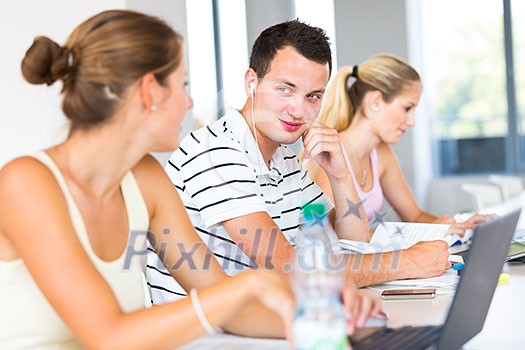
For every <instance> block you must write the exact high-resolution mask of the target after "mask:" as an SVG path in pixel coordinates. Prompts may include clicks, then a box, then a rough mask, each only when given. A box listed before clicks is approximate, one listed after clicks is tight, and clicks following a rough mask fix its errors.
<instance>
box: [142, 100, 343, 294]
mask: <svg viewBox="0 0 525 350" xmlns="http://www.w3.org/2000/svg"><path fill="white" fill-rule="evenodd" d="M165 170H166V172H167V174H168V176H169V177H170V179H171V181H172V182H173V184H174V185H175V186H176V188H177V190H178V192H179V195H180V197H181V199H182V202H183V203H184V206H185V207H186V211H187V213H188V215H189V217H190V219H191V221H192V223H193V226H194V227H195V229H196V230H197V232H198V234H199V235H200V237H201V238H202V240H203V241H204V242H205V243H206V245H207V246H208V249H209V250H210V251H211V252H212V253H213V255H214V256H215V258H216V259H217V261H218V262H219V264H220V265H221V266H222V268H223V269H224V271H225V272H226V273H227V274H229V275H234V274H237V273H239V272H240V271H242V270H244V269H246V268H249V267H253V266H255V263H254V262H253V261H252V260H251V259H250V258H249V257H248V256H247V255H246V254H245V253H244V252H243V251H242V249H241V248H240V247H239V246H237V244H236V242H235V241H234V240H233V239H232V238H231V237H230V235H229V234H228V232H227V231H226V230H225V229H224V227H223V226H222V224H221V223H222V222H223V221H225V220H229V219H233V218H236V217H239V216H243V215H247V214H251V213H255V212H264V211H265V212H268V214H269V215H270V216H271V218H272V219H273V220H274V221H275V223H276V224H277V226H279V228H280V229H281V231H282V233H283V234H284V235H285V237H286V238H287V240H288V241H289V242H290V243H291V244H292V245H294V240H295V238H296V237H297V235H298V234H299V221H300V218H301V209H302V207H303V206H305V205H306V204H308V203H312V202H319V203H324V204H325V205H326V207H327V208H328V209H331V208H333V205H332V203H331V202H330V200H329V199H328V197H327V196H326V195H324V194H323V192H322V191H321V189H320V188H319V187H318V186H317V185H316V184H315V183H314V182H313V181H312V180H311V179H310V177H309V176H308V172H307V170H306V169H305V168H304V167H303V166H302V164H301V162H300V161H299V159H298V157H297V155H296V154H295V153H294V152H293V150H291V149H290V148H288V147H286V146H284V145H281V146H279V147H278V149H277V150H276V152H275V153H274V154H273V156H272V158H271V160H270V166H269V167H267V166H266V165H265V162H264V160H263V157H262V154H261V153H260V150H259V148H258V147H257V145H256V143H255V139H254V137H253V135H252V133H251V132H250V129H249V127H248V124H247V123H246V121H245V120H244V118H243V116H242V115H241V114H240V113H239V111H237V110H235V109H228V110H227V111H226V114H225V115H224V116H223V117H222V118H220V119H219V120H217V121H216V122H214V123H213V124H211V125H209V126H206V127H203V128H201V129H199V130H196V131H193V132H191V133H190V134H189V135H188V136H186V137H185V138H184V139H183V140H182V141H181V142H180V147H179V149H178V150H177V151H175V152H174V153H173V154H172V156H171V158H170V159H169V161H168V164H167V165H166V167H165ZM158 260H159V259H158V257H157V256H156V255H155V254H154V253H153V252H150V256H149V261H150V262H151V264H148V270H147V272H148V273H147V275H148V276H147V278H148V284H149V285H150V287H151V291H152V295H153V302H154V303H155V304H158V303H161V302H164V301H168V300H173V298H172V297H173V296H174V295H178V294H185V293H184V291H183V290H182V288H181V287H180V286H177V284H176V283H175V282H174V280H173V278H171V277H170V276H169V274H168V273H167V270H166V269H165V267H164V266H162V264H161V263H159V261H158ZM159 265H160V267H159ZM170 295H171V296H172V297H170ZM159 297H160V299H159Z"/></svg>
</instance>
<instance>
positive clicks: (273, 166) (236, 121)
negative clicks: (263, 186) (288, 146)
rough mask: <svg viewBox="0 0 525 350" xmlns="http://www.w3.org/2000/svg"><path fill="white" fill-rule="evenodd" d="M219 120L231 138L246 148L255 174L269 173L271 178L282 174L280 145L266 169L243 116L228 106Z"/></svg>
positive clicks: (282, 155)
mask: <svg viewBox="0 0 525 350" xmlns="http://www.w3.org/2000/svg"><path fill="white" fill-rule="evenodd" d="M221 120H223V121H224V122H225V123H226V127H227V128H228V129H229V130H230V131H231V132H232V137H233V139H234V140H236V141H237V142H239V143H240V144H241V145H243V147H244V149H246V151H247V154H246V156H247V157H248V159H249V160H250V162H251V164H249V165H250V166H251V167H253V169H255V171H256V174H257V175H269V176H270V177H271V178H272V179H273V178H276V177H278V178H280V177H281V176H282V174H281V173H280V169H282V166H283V157H284V154H283V150H282V146H279V147H278V148H277V150H276V151H275V153H274V154H273V155H272V158H271V159H270V169H268V167H267V166H266V164H265V162H264V158H263V156H262V153H261V150H260V149H259V147H258V146H257V144H256V143H255V138H254V137H253V134H252V132H251V130H250V127H249V126H248V123H247V122H246V119H245V118H244V116H243V115H242V114H241V113H240V112H239V111H238V110H237V109H234V108H228V109H226V113H225V114H224V116H223V117H222V118H221Z"/></svg>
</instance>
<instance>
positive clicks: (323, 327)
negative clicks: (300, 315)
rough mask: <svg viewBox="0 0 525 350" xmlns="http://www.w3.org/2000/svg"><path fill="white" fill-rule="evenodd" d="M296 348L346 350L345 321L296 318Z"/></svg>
mask: <svg viewBox="0 0 525 350" xmlns="http://www.w3.org/2000/svg"><path fill="white" fill-rule="evenodd" d="M293 337H294V347H295V349H296V350H346V349H348V340H347V336H346V330H345V323H344V321H343V322H330V321H328V322H320V321H317V320H315V321H314V320H304V319H296V320H295V322H294V326H293Z"/></svg>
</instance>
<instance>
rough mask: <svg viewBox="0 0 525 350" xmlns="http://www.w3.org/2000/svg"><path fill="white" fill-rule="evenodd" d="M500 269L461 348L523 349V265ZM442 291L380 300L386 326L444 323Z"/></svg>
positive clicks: (207, 345) (279, 345) (446, 297)
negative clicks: (484, 309) (502, 277)
mask: <svg viewBox="0 0 525 350" xmlns="http://www.w3.org/2000/svg"><path fill="white" fill-rule="evenodd" d="M523 204H525V192H524V193H523V194H522V195H521V196H518V197H515V198H513V199H511V200H509V201H507V202H506V203H504V204H501V205H497V206H494V207H491V208H487V209H486V210H484V212H490V213H496V214H499V215H501V214H504V213H506V212H508V211H510V210H511V209H513V208H516V207H518V206H522V205H523ZM517 230H518V234H517V236H521V235H524V234H525V212H524V213H522V215H521V217H520V220H519V222H518V226H517ZM520 231H521V232H520ZM503 271H504V272H506V273H509V275H510V281H509V283H508V284H502V285H499V286H498V287H497V288H496V291H495V293H494V297H493V299H492V303H491V305H490V309H489V312H488V315H487V319H486V320H485V325H484V326H483V329H482V330H481V332H480V333H479V334H478V335H476V336H475V337H474V338H473V339H471V340H470V341H469V342H468V343H467V344H465V345H464V347H463V349H467V350H485V349H487V350H489V349H491V350H492V349H505V350H521V349H525V264H523V263H506V264H505V266H504V269H503ZM368 291H369V293H371V294H373V295H377V296H379V294H380V290H378V289H368ZM439 292H440V291H439V290H438V293H439ZM441 292H443V294H438V295H437V296H436V298H435V299H428V300H387V301H382V304H383V310H384V311H385V312H386V313H387V314H388V315H389V316H390V319H389V321H388V327H400V326H405V325H412V326H418V325H439V324H443V323H444V321H445V318H446V316H447V312H448V309H449V307H450V303H451V302H452V298H453V294H452V293H447V292H446V291H444V290H443V291H441ZM181 349H185V350H193V349H199V350H207V349H210V350H211V349H214V350H237V349H239V350H240V349H257V350H266V349H268V350H270V349H272V350H281V349H290V346H289V343H288V341H286V340H278V339H258V338H245V337H238V336H233V335H226V334H218V335H214V336H204V337H201V338H199V339H197V340H196V341H194V342H191V343H190V344H187V345H185V346H184V347H182V348H181Z"/></svg>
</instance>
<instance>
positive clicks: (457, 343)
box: [351, 208, 521, 350]
mask: <svg viewBox="0 0 525 350" xmlns="http://www.w3.org/2000/svg"><path fill="white" fill-rule="evenodd" d="M520 212H521V208H519V209H516V210H513V211H511V212H509V213H508V214H506V215H503V216H500V217H496V218H494V219H492V220H490V221H487V222H484V223H481V224H479V225H478V226H477V227H476V229H475V231H474V237H473V239H472V244H471V246H470V249H469V250H468V251H467V254H466V256H465V267H464V268H463V270H462V272H461V279H460V281H459V284H458V287H457V290H456V294H455V296H454V300H453V301H452V305H451V306H450V309H449V311H448V315H447V318H446V321H445V324H444V325H442V326H417V327H411V326H408V327H400V328H379V329H376V330H374V331H373V332H368V333H367V334H366V335H365V336H362V337H358V338H357V339H354V337H352V338H351V342H352V347H353V348H354V350H368V349H396V350H397V349H410V350H418V349H437V350H452V349H459V348H461V346H462V345H463V344H465V343H466V342H467V341H469V340H470V339H471V338H472V337H474V336H475V335H476V334H478V333H479V332H480V331H481V329H482V328H483V324H484V323H485V318H486V317H487V313H488V310H489V306H490V303H491V301H492V297H493V295H494V290H495V289H496V286H497V283H498V278H499V275H500V273H501V270H502V268H503V264H504V263H505V260H506V259H507V253H508V252H509V246H510V243H511V240H512V237H513V236H514V230H515V229H516V225H517V223H518V218H519V215H520Z"/></svg>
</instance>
